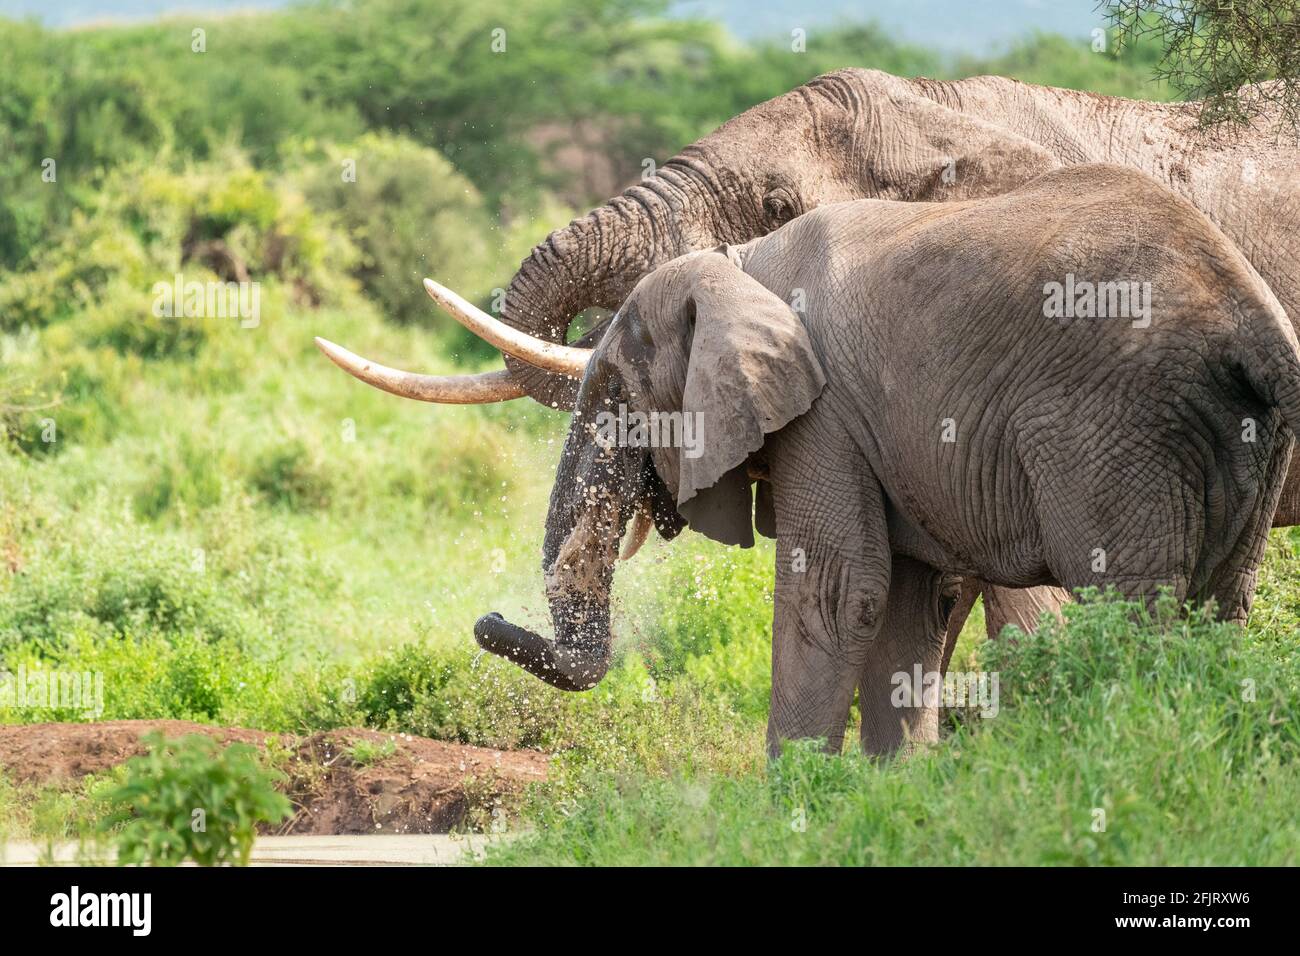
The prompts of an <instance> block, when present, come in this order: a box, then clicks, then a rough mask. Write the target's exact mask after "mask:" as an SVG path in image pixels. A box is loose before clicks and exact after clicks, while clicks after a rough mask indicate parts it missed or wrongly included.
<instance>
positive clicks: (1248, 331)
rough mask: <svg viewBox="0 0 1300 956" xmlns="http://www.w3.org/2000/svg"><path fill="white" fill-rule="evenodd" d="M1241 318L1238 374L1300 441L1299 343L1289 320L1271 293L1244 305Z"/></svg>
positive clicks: (1238, 336)
mask: <svg viewBox="0 0 1300 956" xmlns="http://www.w3.org/2000/svg"><path fill="white" fill-rule="evenodd" d="M1241 317H1242V320H1243V321H1242V322H1241V324H1240V325H1239V326H1238V329H1237V335H1236V340H1237V346H1238V347H1237V349H1236V352H1237V356H1236V357H1237V365H1238V366H1239V369H1240V371H1241V374H1242V376H1243V377H1244V378H1245V379H1246V381H1247V383H1249V385H1250V387H1251V389H1252V390H1253V391H1254V392H1255V394H1257V395H1258V396H1259V397H1260V398H1261V399H1262V400H1263V401H1264V403H1265V404H1266V405H1270V406H1272V407H1274V408H1276V409H1277V410H1278V411H1280V412H1281V413H1282V418H1283V419H1284V420H1285V421H1286V423H1287V426H1288V427H1289V428H1290V429H1291V431H1292V432H1293V433H1294V434H1295V436H1296V438H1297V439H1300V343H1298V342H1297V339H1296V334H1295V330H1294V329H1293V328H1292V326H1291V320H1290V319H1289V318H1288V317H1287V314H1286V312H1285V310H1283V308H1282V306H1281V305H1280V304H1279V303H1278V301H1277V299H1275V298H1274V297H1273V295H1272V294H1271V293H1268V294H1266V295H1265V296H1264V297H1263V298H1262V299H1259V300H1256V301H1255V302H1251V303H1243V304H1242V306H1241Z"/></svg>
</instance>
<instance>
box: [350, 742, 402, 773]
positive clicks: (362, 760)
mask: <svg viewBox="0 0 1300 956" xmlns="http://www.w3.org/2000/svg"><path fill="white" fill-rule="evenodd" d="M346 753H347V755H348V759H349V760H351V761H352V762H353V763H354V764H356V765H357V766H358V767H368V766H370V765H371V764H372V763H379V762H380V761H383V760H387V759H388V758H389V757H391V756H392V755H393V754H395V753H397V744H395V743H394V742H393V741H391V740H379V741H375V740H358V741H357V742H356V743H354V744H353V745H352V746H351V747H349V748H348V749H347V751H346Z"/></svg>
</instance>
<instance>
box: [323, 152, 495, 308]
mask: <svg viewBox="0 0 1300 956" xmlns="http://www.w3.org/2000/svg"><path fill="white" fill-rule="evenodd" d="M298 177H299V181H300V182H301V184H302V189H303V191H304V193H305V194H306V195H307V198H308V199H309V201H310V202H311V204H312V206H313V207H314V208H317V209H320V210H323V211H325V212H327V213H331V214H333V215H334V216H335V218H336V220H337V221H338V222H339V223H340V224H341V225H342V226H343V227H345V228H346V229H347V231H348V233H349V235H351V237H352V239H353V240H354V241H355V242H356V244H357V246H358V247H359V248H360V250H361V258H360V261H359V262H358V264H357V266H356V267H355V269H354V274H355V275H356V276H357V277H358V278H359V279H360V280H361V283H362V285H363V286H364V288H365V289H366V291H367V292H368V293H370V295H371V296H373V297H374V299H375V300H376V301H377V302H378V303H379V305H380V307H381V309H382V311H383V313H384V315H386V316H387V317H388V318H390V319H394V320H396V321H399V322H417V321H418V322H420V323H421V324H431V323H432V322H438V321H440V320H437V319H434V318H433V317H434V316H435V315H436V314H437V313H436V309H435V307H434V305H433V303H432V302H430V300H429V297H428V295H426V294H425V291H424V287H423V285H422V280H423V279H424V277H426V276H429V277H432V278H436V279H438V280H439V281H440V282H443V283H444V284H446V285H448V286H451V287H453V288H455V289H457V290H458V291H459V292H460V293H461V294H462V295H464V296H466V297H467V298H470V299H480V300H482V299H485V298H486V296H487V293H488V291H489V290H490V288H491V283H492V275H491V271H490V270H491V269H492V266H493V265H495V261H494V258H493V254H492V249H491V247H490V246H489V243H488V240H489V238H490V237H491V236H492V234H493V233H494V231H495V230H494V224H493V222H492V218H491V217H490V216H489V215H488V212H487V210H486V208H485V206H484V204H483V200H482V198H481V197H480V196H479V194H478V191H477V190H475V188H474V187H473V186H472V185H471V184H470V182H469V180H467V179H466V178H465V177H464V176H463V175H461V173H459V172H458V171H457V170H456V169H455V168H453V167H452V165H451V163H449V162H447V160H446V159H444V158H443V157H442V156H441V155H439V154H438V153H437V152H435V151H434V150H432V149H429V148H428V147H427V146H421V145H419V144H418V143H415V142H413V141H411V140H408V139H404V138H403V137H401V136H394V135H391V134H387V133H383V134H380V133H368V134H366V135H365V136H363V137H361V138H360V139H358V140H356V141H355V142H352V143H348V144H344V145H338V146H333V147H330V148H328V149H327V150H324V151H323V152H320V153H317V155H315V156H314V157H312V158H310V159H307V158H305V159H304V160H303V161H302V166H301V168H300V171H299V173H298Z"/></svg>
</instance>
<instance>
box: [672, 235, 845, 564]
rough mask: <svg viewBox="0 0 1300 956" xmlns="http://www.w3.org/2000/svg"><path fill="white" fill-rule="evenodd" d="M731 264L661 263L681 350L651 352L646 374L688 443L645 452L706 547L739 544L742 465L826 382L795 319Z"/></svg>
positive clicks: (744, 529)
mask: <svg viewBox="0 0 1300 956" xmlns="http://www.w3.org/2000/svg"><path fill="white" fill-rule="evenodd" d="M735 261H736V260H735V259H734V258H732V257H731V256H729V255H715V254H713V253H696V254H694V255H691V256H688V257H684V258H683V259H681V260H678V261H677V262H675V263H673V264H672V265H671V266H668V267H665V268H667V269H676V270H680V274H679V275H677V276H675V277H673V278H672V279H671V280H670V281H673V283H674V286H677V283H679V282H680V283H681V285H680V286H679V287H675V288H674V290H673V291H674V293H678V294H677V295H674V296H672V297H671V298H673V299H677V300H678V301H679V302H680V298H679V296H681V297H684V298H685V302H684V307H683V308H681V309H679V310H675V311H678V312H679V316H678V321H679V322H683V323H684V324H685V325H686V328H685V329H683V330H682V332H683V333H684V334H679V335H678V337H677V341H679V342H681V343H682V344H683V345H684V347H685V348H684V354H683V352H682V351H679V350H678V349H675V348H661V349H656V352H657V355H656V359H655V360H654V362H653V365H654V366H655V367H653V368H651V369H650V370H649V371H650V378H651V379H652V380H657V382H656V385H655V387H653V388H652V391H653V392H654V393H656V394H657V395H658V396H662V397H663V398H665V399H666V403H661V404H659V407H661V408H663V407H676V408H680V409H681V411H682V412H683V415H684V419H683V421H684V422H687V421H689V422H690V423H691V428H692V429H693V431H691V432H689V434H691V435H692V436H693V439H694V440H693V441H692V442H689V443H687V442H682V443H678V445H680V447H676V446H674V447H658V448H656V449H655V451H654V461H655V467H656V469H657V470H658V471H659V474H660V475H661V476H662V477H663V478H664V480H665V482H666V483H667V484H668V486H669V487H670V488H673V489H674V490H675V491H676V495H677V508H678V511H680V512H681V514H682V516H683V517H684V518H685V519H686V520H687V522H689V524H690V526H691V527H692V528H694V529H695V530H696V531H699V532H700V533H702V534H705V535H707V536H708V537H710V538H713V539H714V540H715V541H720V542H722V543H724V544H739V545H741V546H744V547H749V546H751V545H753V543H754V530H753V525H754V519H753V495H752V491H751V487H750V486H751V484H752V481H751V479H750V477H749V474H748V471H747V468H746V462H747V460H748V458H749V456H750V455H751V454H752V453H753V452H755V451H757V450H758V449H760V448H761V447H762V446H763V441H764V438H765V436H767V435H769V434H771V433H772V432H774V431H777V430H778V429H780V428H783V427H784V426H785V425H787V424H788V423H789V422H791V421H792V420H793V419H795V418H797V417H798V416H800V415H802V414H803V413H804V412H806V411H807V410H808V409H809V408H810V407H811V406H812V403H813V401H814V400H815V399H816V398H817V396H818V395H819V394H820V393H821V390H822V387H823V386H824V385H825V384H826V378H825V376H824V374H823V373H822V367H821V363H820V362H819V361H818V359H817V355H816V353H815V351H814V350H813V345H812V341H811V340H810V338H809V337H808V332H807V330H806V329H805V328H804V324H803V321H802V320H801V319H800V318H799V316H798V315H797V314H796V313H795V312H794V310H793V309H791V308H790V306H789V305H787V304H786V303H785V302H783V301H782V300H781V299H779V298H778V297H777V296H775V295H773V294H772V293H771V292H770V291H768V290H767V289H766V288H765V287H764V286H763V285H761V284H760V283H759V282H758V281H757V280H756V279H754V278H752V277H751V276H749V275H747V274H746V273H745V272H743V271H742V270H741V269H740V268H738V267H737V266H736V264H735ZM660 331H661V332H662V330H660ZM682 359H684V361H682ZM676 396H680V401H679V402H675V401H673V398H675V397H676Z"/></svg>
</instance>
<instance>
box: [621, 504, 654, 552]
mask: <svg viewBox="0 0 1300 956" xmlns="http://www.w3.org/2000/svg"><path fill="white" fill-rule="evenodd" d="M653 525H654V519H653V518H652V517H651V515H650V504H649V502H646V501H643V502H641V503H640V504H639V505H638V506H637V509H636V514H634V515H633V516H632V530H631V531H629V532H628V535H627V544H625V545H623V553H622V554H620V555H619V556H618V558H619V560H620V561H630V560H631V559H632V556H633V555H634V554H636V553H637V552H638V551H640V550H641V545H643V544H645V539H646V538H648V537H649V536H650V528H651V527H652V526H653Z"/></svg>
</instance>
